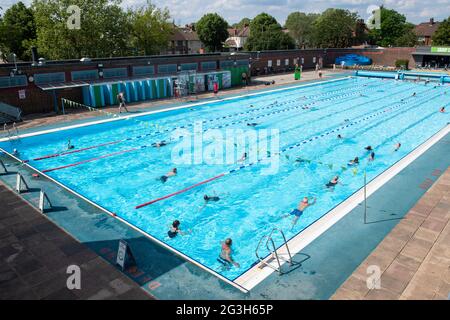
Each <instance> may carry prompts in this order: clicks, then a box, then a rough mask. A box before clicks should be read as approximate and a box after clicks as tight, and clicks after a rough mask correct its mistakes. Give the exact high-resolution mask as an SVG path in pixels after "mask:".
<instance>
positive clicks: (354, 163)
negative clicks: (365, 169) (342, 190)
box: [348, 157, 359, 166]
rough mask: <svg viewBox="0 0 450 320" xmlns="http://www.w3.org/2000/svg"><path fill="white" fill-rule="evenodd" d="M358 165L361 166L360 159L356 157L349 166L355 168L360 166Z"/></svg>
mask: <svg viewBox="0 0 450 320" xmlns="http://www.w3.org/2000/svg"><path fill="white" fill-rule="evenodd" d="M358 164H359V158H358V157H355V159H353V160H350V161H349V162H348V165H349V166H355V165H358Z"/></svg>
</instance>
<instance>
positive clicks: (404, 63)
mask: <svg viewBox="0 0 450 320" xmlns="http://www.w3.org/2000/svg"><path fill="white" fill-rule="evenodd" d="M408 65H409V60H406V59H398V60H396V61H395V67H397V68H402V69H405V70H408Z"/></svg>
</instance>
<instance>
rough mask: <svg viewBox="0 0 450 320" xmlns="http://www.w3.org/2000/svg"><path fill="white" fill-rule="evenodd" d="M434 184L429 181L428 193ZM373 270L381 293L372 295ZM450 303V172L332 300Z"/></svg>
mask: <svg viewBox="0 0 450 320" xmlns="http://www.w3.org/2000/svg"><path fill="white" fill-rule="evenodd" d="M435 174H439V172H436V173H435ZM430 183H431V182H430V181H424V184H423V185H422V187H423V188H426V187H427V185H429V184H430ZM370 265H377V266H379V267H380V269H381V272H382V273H381V278H380V287H381V288H379V289H372V290H370V289H368V287H367V285H366V279H367V276H368V275H367V272H366V270H367V267H368V266H370ZM449 298H450V169H447V171H446V172H445V173H444V174H443V175H442V176H441V177H440V178H439V180H438V181H437V182H436V183H434V184H433V186H432V187H431V188H430V189H429V190H428V191H427V192H426V193H425V195H424V196H423V197H422V198H421V199H420V200H419V201H418V202H417V203H416V205H415V206H414V207H413V208H412V209H411V210H410V211H409V212H408V214H407V215H406V216H405V219H403V220H402V221H400V223H399V224H398V225H397V226H395V228H394V229H393V230H392V232H391V233H389V235H388V236H387V237H386V238H384V240H383V241H382V242H381V243H380V244H379V245H378V246H377V248H376V249H375V250H374V251H373V252H372V253H371V254H370V256H369V257H368V258H367V259H366V260H365V261H364V262H363V263H362V264H361V265H360V266H359V267H358V268H357V269H356V270H355V272H354V273H353V274H352V275H351V276H350V277H349V278H348V279H347V280H346V281H345V283H344V284H343V285H342V286H341V287H340V288H339V289H338V290H337V291H336V293H335V294H334V295H333V296H332V299H334V300H339V299H351V300H353V299H371V300H372V299H383V300H384V299H389V300H392V299H401V300H404V299H426V300H431V299H438V300H447V299H449Z"/></svg>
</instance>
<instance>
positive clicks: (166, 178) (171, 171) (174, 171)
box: [159, 168, 178, 183]
mask: <svg viewBox="0 0 450 320" xmlns="http://www.w3.org/2000/svg"><path fill="white" fill-rule="evenodd" d="M177 173H178V171H177V168H173V169H172V170H170V171H169V172H167V173H166V175H164V176H161V178H159V179H160V180H161V182H162V183H164V182H166V181H167V180H168V179H169V178H170V177H174V176H176V175H177Z"/></svg>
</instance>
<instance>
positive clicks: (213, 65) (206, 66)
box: [202, 61, 217, 70]
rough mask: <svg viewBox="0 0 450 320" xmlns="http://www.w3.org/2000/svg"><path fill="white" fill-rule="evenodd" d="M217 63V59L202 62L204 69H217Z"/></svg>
mask: <svg viewBox="0 0 450 320" xmlns="http://www.w3.org/2000/svg"><path fill="white" fill-rule="evenodd" d="M216 68H217V64H216V62H215V61H206V62H202V70H216Z"/></svg>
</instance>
